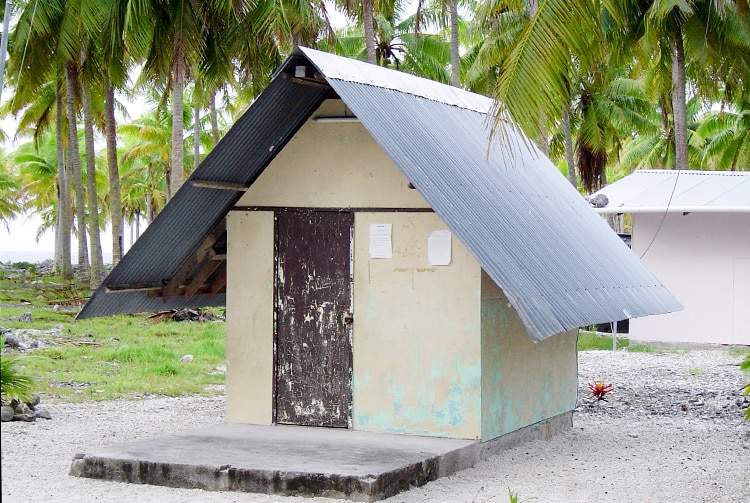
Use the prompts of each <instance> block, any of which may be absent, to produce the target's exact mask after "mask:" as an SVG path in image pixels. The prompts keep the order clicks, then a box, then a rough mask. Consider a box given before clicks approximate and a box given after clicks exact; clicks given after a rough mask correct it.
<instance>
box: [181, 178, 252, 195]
mask: <svg viewBox="0 0 750 503" xmlns="http://www.w3.org/2000/svg"><path fill="white" fill-rule="evenodd" d="M188 183H189V184H190V185H192V186H193V187H200V188H203V189H219V190H234V191H236V192H245V191H246V190H247V189H249V188H250V187H248V186H247V185H243V184H241V183H235V182H220V181H218V180H193V179H191V180H188Z"/></svg>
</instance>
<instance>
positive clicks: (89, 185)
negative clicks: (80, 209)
mask: <svg viewBox="0 0 750 503" xmlns="http://www.w3.org/2000/svg"><path fill="white" fill-rule="evenodd" d="M81 100H82V103H83V133H84V137H85V140H86V191H87V196H88V198H87V199H88V209H89V211H88V216H89V218H88V230H89V239H90V240H91V247H90V249H91V274H90V278H89V285H90V287H91V289H92V290H96V289H97V288H99V285H100V284H101V282H102V281H103V280H104V264H103V260H102V244H101V239H100V236H99V202H98V201H97V191H96V152H95V151H94V113H93V112H92V110H91V87H90V85H89V82H88V81H87V80H85V79H84V80H83V81H82V82H81Z"/></svg>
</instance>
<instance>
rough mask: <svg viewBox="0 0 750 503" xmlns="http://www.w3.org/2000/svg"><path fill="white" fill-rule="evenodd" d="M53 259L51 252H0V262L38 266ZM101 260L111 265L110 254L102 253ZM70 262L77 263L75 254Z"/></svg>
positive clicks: (53, 255)
mask: <svg viewBox="0 0 750 503" xmlns="http://www.w3.org/2000/svg"><path fill="white" fill-rule="evenodd" d="M54 257H55V253H54V252H52V251H39V250H33V251H32V250H29V251H2V250H0V262H3V263H7V262H28V263H30V264H39V263H41V262H44V261H45V260H52V259H53V258H54ZM102 259H103V260H104V263H105V264H111V263H112V253H111V252H103V253H102ZM70 261H71V262H72V263H73V265H75V264H76V263H77V262H78V254H77V253H76V252H72V253H71V259H70Z"/></svg>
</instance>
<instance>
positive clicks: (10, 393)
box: [0, 336, 36, 405]
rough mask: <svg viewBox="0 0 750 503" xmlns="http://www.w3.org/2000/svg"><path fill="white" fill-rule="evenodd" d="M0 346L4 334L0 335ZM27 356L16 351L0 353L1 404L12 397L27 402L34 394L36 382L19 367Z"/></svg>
mask: <svg viewBox="0 0 750 503" xmlns="http://www.w3.org/2000/svg"><path fill="white" fill-rule="evenodd" d="M0 347H3V348H4V347H5V336H2V337H0ZM29 358H31V357H28V356H19V355H18V354H17V353H13V354H5V353H4V352H2V353H0V400H1V401H2V403H3V405H5V404H6V403H8V402H10V401H11V400H13V399H14V398H16V399H18V400H19V401H21V402H27V401H29V400H31V397H32V396H33V395H34V392H35V390H36V382H35V381H34V379H33V378H31V377H30V376H27V375H25V374H24V373H23V372H22V369H21V366H22V364H23V362H24V360H28V359H29Z"/></svg>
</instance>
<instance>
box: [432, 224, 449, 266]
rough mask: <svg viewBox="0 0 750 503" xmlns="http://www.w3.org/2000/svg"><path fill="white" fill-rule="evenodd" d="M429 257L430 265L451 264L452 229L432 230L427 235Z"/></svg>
mask: <svg viewBox="0 0 750 503" xmlns="http://www.w3.org/2000/svg"><path fill="white" fill-rule="evenodd" d="M427 258H428V259H429V261H430V265H450V263H451V231H432V232H430V235H429V236H427Z"/></svg>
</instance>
